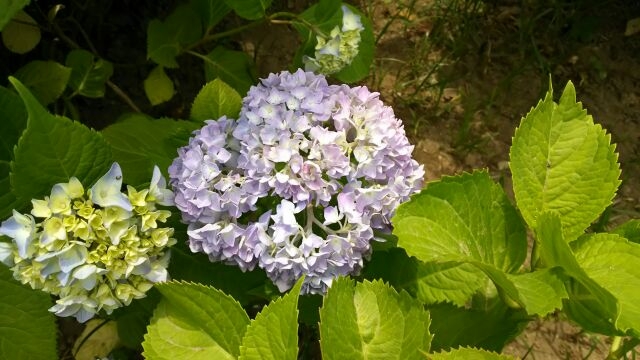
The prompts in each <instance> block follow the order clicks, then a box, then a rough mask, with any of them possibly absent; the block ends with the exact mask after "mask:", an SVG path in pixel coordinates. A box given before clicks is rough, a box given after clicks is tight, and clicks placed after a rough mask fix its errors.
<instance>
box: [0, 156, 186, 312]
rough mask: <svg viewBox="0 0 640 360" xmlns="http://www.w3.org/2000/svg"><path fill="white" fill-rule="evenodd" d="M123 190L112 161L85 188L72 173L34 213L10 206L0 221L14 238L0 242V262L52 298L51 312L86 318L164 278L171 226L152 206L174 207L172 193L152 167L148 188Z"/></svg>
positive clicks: (120, 303)
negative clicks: (91, 184) (21, 211)
mask: <svg viewBox="0 0 640 360" xmlns="http://www.w3.org/2000/svg"><path fill="white" fill-rule="evenodd" d="M121 187H122V170H121V169H120V166H119V165H118V163H114V164H113V166H112V167H111V169H110V170H109V172H107V173H106V174H105V175H104V176H103V177H102V178H100V179H99V180H98V181H97V182H96V183H95V184H94V185H93V186H92V187H91V188H90V189H88V190H87V191H86V192H85V190H84V187H83V186H82V184H81V183H80V181H79V180H78V179H77V178H75V177H72V178H71V179H69V182H68V183H60V184H56V185H54V186H53V188H52V190H51V194H50V195H49V196H47V197H45V198H44V199H34V200H32V201H31V202H32V205H33V207H32V210H31V214H21V213H19V212H17V211H15V210H14V211H13V216H11V217H10V218H9V219H7V220H6V221H4V222H3V223H2V226H0V234H2V235H6V236H8V237H10V238H11V239H12V240H13V241H12V242H10V243H5V242H0V261H2V263H4V264H5V265H7V266H9V267H11V270H12V271H13V275H14V277H15V278H16V279H17V280H18V281H20V282H22V283H23V284H28V285H30V286H31V287H32V288H33V289H39V290H42V291H45V292H48V293H50V294H52V295H56V296H57V297H58V300H56V304H55V305H54V306H53V307H52V308H51V309H49V311H51V312H54V313H55V314H56V315H58V316H74V317H75V318H76V319H78V321H80V322H85V321H86V320H89V319H90V318H92V317H93V316H94V315H95V314H96V313H97V312H99V311H101V310H103V311H105V312H106V313H107V314H110V313H111V312H112V311H113V310H115V309H116V308H119V307H121V306H125V305H129V304H130V303H131V301H132V300H133V299H139V298H142V297H144V295H145V293H146V292H147V291H148V290H149V289H150V288H151V287H152V286H153V284H154V283H157V282H160V281H166V280H167V279H168V273H167V266H168V264H169V256H170V253H169V251H168V248H169V247H171V246H172V245H174V244H175V242H176V240H175V239H174V238H172V237H171V236H172V235H173V229H172V228H162V227H159V226H158V223H163V222H165V221H166V220H167V218H168V217H169V216H170V215H171V212H170V211H168V210H161V209H158V208H157V206H156V205H163V206H168V205H172V204H173V193H172V192H171V191H170V190H168V189H166V181H165V179H164V178H163V177H162V175H161V174H160V169H158V168H157V167H156V168H154V171H153V177H152V179H151V183H150V185H149V188H148V189H144V190H142V191H137V190H136V189H135V188H133V187H131V186H128V187H127V193H126V194H124V193H122V192H120V188H121Z"/></svg>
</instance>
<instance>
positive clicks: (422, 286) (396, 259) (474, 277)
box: [362, 248, 487, 306]
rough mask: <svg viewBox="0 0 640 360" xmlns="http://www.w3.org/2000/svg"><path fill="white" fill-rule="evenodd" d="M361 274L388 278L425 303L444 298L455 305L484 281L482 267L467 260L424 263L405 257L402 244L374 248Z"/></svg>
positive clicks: (461, 301) (464, 300) (371, 277)
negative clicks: (377, 249) (388, 247)
mask: <svg viewBox="0 0 640 360" xmlns="http://www.w3.org/2000/svg"><path fill="white" fill-rule="evenodd" d="M362 275H363V276H364V277H365V278H367V279H383V280H385V281H388V282H389V283H390V284H391V285H393V287H394V288H396V289H398V290H400V289H404V290H406V291H407V292H408V293H409V294H411V295H412V296H413V297H415V298H416V299H418V300H420V301H421V302H423V303H425V304H435V303H439V302H445V301H446V302H451V303H453V304H456V305H458V306H464V305H465V304H466V303H467V302H468V301H469V299H470V298H471V295H473V294H474V293H475V292H476V291H477V290H478V289H480V288H481V287H482V286H485V284H486V282H487V277H486V276H485V275H484V274H483V273H482V271H481V270H479V269H477V268H476V267H474V266H473V265H471V264H467V263H463V264H460V263H458V262H444V263H436V262H430V263H424V262H422V261H419V260H417V259H416V258H412V257H409V256H408V255H407V253H406V252H405V251H404V249H402V248H393V249H389V250H388V251H374V252H373V254H372V256H371V260H370V261H369V262H368V263H367V264H366V266H365V267H364V269H363V274H362Z"/></svg>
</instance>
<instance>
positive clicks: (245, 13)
mask: <svg viewBox="0 0 640 360" xmlns="http://www.w3.org/2000/svg"><path fill="white" fill-rule="evenodd" d="M224 2H225V3H226V4H227V6H229V7H230V8H232V9H233V11H235V12H236V14H238V15H239V16H240V17H243V18H245V19H249V20H257V19H260V18H262V17H264V15H265V10H267V9H268V8H269V6H271V0H224Z"/></svg>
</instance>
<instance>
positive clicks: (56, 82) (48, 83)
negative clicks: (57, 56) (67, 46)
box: [14, 60, 71, 106]
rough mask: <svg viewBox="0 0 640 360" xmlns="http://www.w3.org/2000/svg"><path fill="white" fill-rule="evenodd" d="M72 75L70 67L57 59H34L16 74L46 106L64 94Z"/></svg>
mask: <svg viewBox="0 0 640 360" xmlns="http://www.w3.org/2000/svg"><path fill="white" fill-rule="evenodd" d="M70 75H71V69H70V68H68V67H66V66H63V65H61V64H58V63H57V62H55V61H42V60H34V61H32V62H30V63H28V64H26V65H24V66H23V67H21V68H20V69H18V71H16V73H15V75H14V76H15V77H16V78H17V79H18V80H20V82H21V83H22V84H24V86H26V87H27V89H29V91H31V92H32V93H33V95H34V96H35V97H36V98H37V99H38V101H40V103H41V104H42V105H45V106H46V105H49V104H51V103H52V102H54V101H56V100H57V99H58V98H59V97H60V95H62V92H63V91H64V89H65V88H66V87H67V82H69V76H70Z"/></svg>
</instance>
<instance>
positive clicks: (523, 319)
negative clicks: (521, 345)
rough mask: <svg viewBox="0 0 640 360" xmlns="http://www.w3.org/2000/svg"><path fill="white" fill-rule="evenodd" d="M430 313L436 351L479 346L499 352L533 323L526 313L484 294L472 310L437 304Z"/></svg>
mask: <svg viewBox="0 0 640 360" xmlns="http://www.w3.org/2000/svg"><path fill="white" fill-rule="evenodd" d="M429 312H430V314H431V332H432V333H433V334H434V337H433V343H432V344H431V349H432V351H442V350H450V349H452V348H456V347H459V346H475V347H481V348H483V349H487V350H492V351H498V352H499V351H502V348H503V347H504V346H505V345H506V344H508V343H509V342H511V341H512V340H513V339H514V338H515V337H516V336H518V334H519V333H520V332H521V331H522V330H524V328H525V327H526V326H527V323H528V322H529V320H530V318H529V317H528V316H527V315H526V314H525V312H524V311H522V310H516V309H513V308H510V307H508V306H506V305H505V304H504V302H502V301H500V299H498V298H497V297H490V298H487V297H485V296H484V295H480V294H478V295H476V296H474V301H473V302H472V303H471V304H470V305H469V307H468V308H461V307H456V306H453V305H450V304H437V305H432V306H430V307H429Z"/></svg>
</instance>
